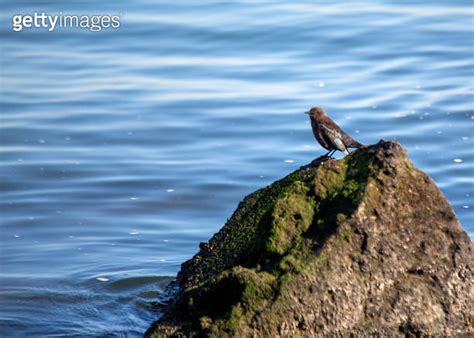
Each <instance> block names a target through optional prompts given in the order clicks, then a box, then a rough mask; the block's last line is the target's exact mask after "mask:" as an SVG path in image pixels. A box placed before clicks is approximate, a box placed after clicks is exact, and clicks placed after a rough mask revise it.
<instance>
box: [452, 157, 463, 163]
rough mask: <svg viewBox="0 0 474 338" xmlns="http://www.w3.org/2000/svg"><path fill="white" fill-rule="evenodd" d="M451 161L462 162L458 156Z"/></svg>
mask: <svg viewBox="0 0 474 338" xmlns="http://www.w3.org/2000/svg"><path fill="white" fill-rule="evenodd" d="M453 162H455V163H462V160H461V159H460V158H455V159H454V160H453Z"/></svg>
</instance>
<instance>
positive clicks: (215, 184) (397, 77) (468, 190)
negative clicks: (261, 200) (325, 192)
mask: <svg viewBox="0 0 474 338" xmlns="http://www.w3.org/2000/svg"><path fill="white" fill-rule="evenodd" d="M34 11H39V12H41V11H45V12H47V13H50V14H56V13H58V12H59V11H68V12H70V13H78V14H83V13H86V14H90V15H92V14H94V13H107V14H115V13H123V18H122V27H121V28H120V29H119V30H115V31H103V32H100V33H91V32H87V31H77V30H62V31H61V30H59V31H55V32H52V33H46V32H44V31H31V30H29V31H28V30H24V31H23V32H21V33H12V32H11V26H10V24H11V21H10V20H11V16H12V15H13V13H15V14H16V13H22V14H27V13H32V12H34ZM0 15H1V18H2V20H1V21H0V22H2V24H1V36H2V48H1V50H0V53H1V54H0V55H1V73H2V81H1V86H2V89H1V97H0V99H1V131H0V138H1V145H2V148H1V160H2V161H1V171H0V175H1V195H2V198H1V204H2V209H1V212H2V222H1V226H2V231H1V233H0V236H1V237H0V243H1V249H0V250H1V259H2V264H1V303H2V304H1V306H0V331H1V332H2V334H5V335H12V334H19V335H35V336H41V335H54V334H56V335H64V334H83V335H100V334H109V333H114V334H115V335H129V336H133V335H139V334H140V333H141V332H143V331H144V330H145V329H146V328H147V325H148V324H149V323H151V322H152V321H153V320H154V319H155V318H157V317H158V316H159V314H160V313H159V309H158V310H156V311H153V310H152V308H153V306H152V304H156V302H161V301H162V300H163V297H164V298H166V297H167V294H168V293H167V292H163V288H164V287H165V285H166V284H167V283H168V282H169V280H170V279H169V278H164V277H149V276H173V275H175V273H176V272H177V271H178V270H179V266H180V263H181V262H183V261H184V260H186V259H188V258H189V257H190V256H191V255H192V254H193V253H195V252H196V250H197V248H198V243H199V242H201V241H205V240H207V239H208V238H209V237H210V236H211V235H212V234H213V233H214V232H215V231H217V230H218V229H219V228H220V227H221V226H222V224H223V223H224V222H225V220H226V219H227V218H228V217H229V216H230V214H231V212H232V211H233V210H234V209H235V207H236V205H237V203H238V202H239V200H241V199H242V198H243V197H244V196H245V195H246V194H248V193H250V192H252V191H253V190H255V189H257V188H260V187H263V186H265V185H267V184H269V183H271V182H272V181H273V180H275V179H277V178H280V177H282V176H284V175H286V174H287V173H289V172H290V171H292V170H294V169H296V168H298V167H299V166H301V165H303V164H306V163H308V162H310V161H311V160H312V159H313V158H315V157H316V156H318V155H320V154H322V153H323V149H321V148H320V147H319V146H318V145H317V144H316V143H315V141H314V140H313V136H312V133H311V130H310V126H309V123H308V120H307V116H306V115H303V112H304V111H306V110H307V109H308V108H309V107H311V106H314V105H319V106H323V107H325V108H326V109H327V110H328V111H329V113H330V114H331V116H332V117H333V118H334V119H335V120H336V121H337V122H338V123H339V124H340V125H341V126H342V127H343V128H344V129H345V130H347V131H348V133H350V134H351V135H353V136H354V137H355V138H357V139H358V140H360V141H361V142H363V143H366V144H370V143H375V142H377V141H378V140H379V139H380V138H384V139H396V140H398V141H400V142H401V143H402V144H403V145H404V147H406V149H407V151H408V153H409V155H410V157H411V158H412V159H413V161H414V162H415V164H416V165H417V166H418V167H419V168H421V169H423V170H424V171H426V172H428V173H429V174H430V175H431V176H432V177H433V178H434V180H435V181H436V182H437V184H438V185H439V187H440V188H441V189H442V190H443V192H444V193H445V194H446V196H447V197H448V199H449V201H450V203H451V204H452V206H453V208H454V210H455V212H456V213H457V215H458V216H459V218H460V220H461V222H462V224H463V226H464V228H465V229H466V230H467V231H468V232H469V233H470V235H471V236H472V235H473V233H474V217H473V213H472V208H474V205H473V204H472V197H471V195H472V194H474V191H473V190H474V189H473V186H474V184H473V183H474V179H473V164H474V153H473V149H474V147H473V139H474V135H473V128H472V126H473V123H474V117H473V116H474V107H473V102H472V95H473V85H474V83H473V77H472V69H473V64H474V57H473V48H472V47H473V43H474V38H473V36H474V35H473V34H472V33H473V32H472V30H473V29H472V27H473V25H472V9H471V4H470V2H467V1H455V3H453V2H450V3H448V2H444V4H438V3H437V4H431V5H424V4H423V3H421V2H420V3H419V4H404V5H403V6H397V5H393V4H389V3H388V2H378V3H377V4H363V3H362V4H361V3H353V4H344V5H342V4H341V5H338V4H324V5H314V4H311V3H299V4H281V3H277V4H274V3H268V2H263V3H241V4H230V3H211V2H209V3H207V2H206V3H200V4H196V5H189V4H186V5H183V4H180V3H175V4H172V5H170V4H166V5H156V4H152V3H149V2H140V3H134V4H131V3H125V2H117V3H107V4H102V5H97V4H96V3H94V4H92V3H90V4H89V3H85V2H74V3H70V4H67V5H64V4H61V5H59V4H53V3H50V4H46V3H32V2H21V3H14V4H4V11H3V12H2V14H0ZM157 311H158V312H157Z"/></svg>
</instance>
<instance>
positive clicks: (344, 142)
mask: <svg viewBox="0 0 474 338" xmlns="http://www.w3.org/2000/svg"><path fill="white" fill-rule="evenodd" d="M305 114H308V115H309V118H310V119H311V128H313V134H314V137H315V138H316V140H318V142H319V144H320V145H321V146H322V147H323V148H325V149H327V150H329V151H328V152H327V153H326V154H325V155H324V156H329V157H331V156H332V154H334V153H335V152H336V150H339V151H340V152H342V153H343V154H345V155H348V154H349V151H348V150H347V148H360V147H363V145H362V144H360V143H359V142H357V141H356V140H354V139H353V138H352V137H350V136H349V135H347V134H346V133H345V132H344V131H343V130H342V129H341V128H340V127H339V126H338V125H337V124H336V123H335V122H334V121H333V120H331V119H330V118H329V116H328V115H327V114H326V112H325V111H324V109H323V108H319V107H314V108H311V110H310V111H308V112H306V113H305Z"/></svg>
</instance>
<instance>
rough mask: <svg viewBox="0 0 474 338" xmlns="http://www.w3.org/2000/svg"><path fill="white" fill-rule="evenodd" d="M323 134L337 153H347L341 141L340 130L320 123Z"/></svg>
mask: <svg viewBox="0 0 474 338" xmlns="http://www.w3.org/2000/svg"><path fill="white" fill-rule="evenodd" d="M321 127H322V130H323V132H324V133H325V134H326V136H327V137H326V140H328V141H329V142H330V144H332V145H333V147H334V148H335V149H337V150H339V151H342V152H345V151H347V149H346V146H345V145H344V141H343V139H342V130H341V129H340V128H331V127H329V126H327V125H326V124H324V123H321Z"/></svg>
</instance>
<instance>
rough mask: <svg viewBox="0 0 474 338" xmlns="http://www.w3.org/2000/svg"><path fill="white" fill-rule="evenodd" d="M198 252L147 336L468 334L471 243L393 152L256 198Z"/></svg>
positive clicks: (379, 147) (437, 195)
mask: <svg viewBox="0 0 474 338" xmlns="http://www.w3.org/2000/svg"><path fill="white" fill-rule="evenodd" d="M200 247H201V250H200V251H199V252H198V253H197V254H196V255H195V256H194V257H193V258H192V259H191V260H189V261H187V262H185V263H184V264H183V265H182V269H181V271H180V272H179V274H178V281H179V284H180V291H179V292H178V294H177V296H176V299H175V301H174V303H173V304H172V305H171V306H170V307H169V309H168V310H167V312H166V313H165V315H164V316H163V317H162V318H161V319H160V320H159V321H157V322H156V323H154V324H153V326H152V327H151V328H150V329H149V330H148V331H147V333H146V336H153V337H159V336H173V335H174V336H188V337H192V336H202V335H204V336H214V337H221V336H252V337H275V336H314V335H319V336H326V335H344V336H348V335H380V336H393V335H408V336H419V335H435V336H439V335H443V336H457V335H463V334H464V335H469V334H473V333H474V314H473V308H474V307H473V300H474V299H473V278H472V268H473V267H472V262H473V250H472V243H471V240H470V239H469V237H468V235H467V234H466V233H465V232H464V231H463V230H462V228H461V226H460V224H459V221H458V220H457V218H456V216H455V214H454V212H453V210H452V209H451V207H450V206H449V204H448V202H447V201H446V198H445V197H444V196H443V194H442V193H441V192H440V191H439V190H438V188H437V187H436V185H435V184H434V183H433V181H432V180H431V179H430V178H429V177H428V176H427V175H426V174H424V173H422V172H421V171H419V170H418V169H416V168H415V167H414V166H413V164H412V163H411V162H410V160H409V158H408V157H407V155H406V153H405V151H404V150H403V148H402V147H401V146H400V145H399V144H398V143H395V142H385V141H380V142H379V143H378V144H376V145H373V146H370V147H366V148H363V149H359V150H357V151H354V152H353V153H351V154H350V155H348V156H346V157H345V158H344V159H342V160H333V159H331V160H326V161H322V160H321V159H319V160H315V161H313V163H311V164H310V165H308V166H305V167H302V168H300V169H299V170H297V171H295V172H294V173H292V174H290V175H289V176H287V177H285V178H284V179H282V180H280V181H277V182H274V183H273V184H271V185H270V186H268V187H266V188H263V189H261V190H258V191H256V192H255V193H253V194H251V195H249V196H247V197H246V198H245V199H244V201H242V202H241V203H240V204H239V206H238V208H237V210H236V211H235V212H234V214H233V215H232V217H231V218H230V219H229V220H228V221H227V223H226V225H225V226H224V227H223V228H222V229H221V230H220V231H219V232H218V233H217V234H215V235H214V236H213V237H212V238H211V240H210V241H209V243H207V244H202V245H201V246H200Z"/></svg>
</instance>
